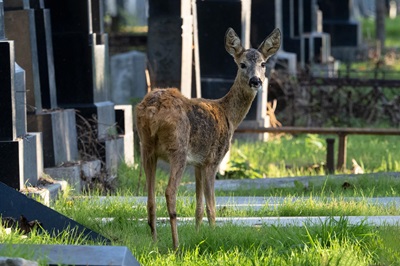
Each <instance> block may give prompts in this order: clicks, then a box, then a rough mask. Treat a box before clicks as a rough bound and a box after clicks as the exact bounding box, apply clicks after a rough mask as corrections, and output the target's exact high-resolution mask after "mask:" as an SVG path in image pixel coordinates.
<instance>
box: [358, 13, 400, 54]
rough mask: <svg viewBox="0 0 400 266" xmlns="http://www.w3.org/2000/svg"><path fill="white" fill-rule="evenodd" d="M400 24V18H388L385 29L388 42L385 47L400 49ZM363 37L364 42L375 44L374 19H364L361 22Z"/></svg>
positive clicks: (386, 41)
mask: <svg viewBox="0 0 400 266" xmlns="http://www.w3.org/2000/svg"><path fill="white" fill-rule="evenodd" d="M399 24H400V17H396V18H394V19H390V18H386V20H385V28H386V40H385V46H387V47H400V40H399V37H398V36H399V33H400V29H399ZM361 26H362V27H361V28H362V36H363V39H364V42H369V43H374V42H375V41H374V40H375V20H374V19H371V18H369V19H362V20H361Z"/></svg>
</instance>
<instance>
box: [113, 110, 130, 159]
mask: <svg viewBox="0 0 400 266" xmlns="http://www.w3.org/2000/svg"><path fill="white" fill-rule="evenodd" d="M114 109H115V119H116V122H117V131H118V133H119V134H120V135H121V137H123V140H124V147H123V149H124V154H123V160H124V162H125V163H126V164H128V165H133V164H134V135H133V134H134V133H133V110H132V109H133V108H132V105H130V104H127V105H115V107H114Z"/></svg>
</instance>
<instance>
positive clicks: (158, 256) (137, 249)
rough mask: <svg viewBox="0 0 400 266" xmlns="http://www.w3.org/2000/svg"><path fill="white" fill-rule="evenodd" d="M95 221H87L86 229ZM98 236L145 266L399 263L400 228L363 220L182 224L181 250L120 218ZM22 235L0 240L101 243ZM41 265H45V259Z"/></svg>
mask: <svg viewBox="0 0 400 266" xmlns="http://www.w3.org/2000/svg"><path fill="white" fill-rule="evenodd" d="M89 220H90V219H85V220H82V221H81V222H82V223H83V224H85V225H86V226H88V225H92V223H91V222H89V223H88V221H89ZM96 228H97V229H98V232H99V233H101V234H102V235H104V236H106V237H108V238H109V239H111V240H112V244H113V245H124V246H128V248H130V250H131V251H132V253H133V254H134V256H135V257H136V258H137V259H138V260H139V262H140V263H141V264H142V265H398V264H397V263H398V259H399V258H400V252H399V250H400V242H399V241H398V236H399V235H400V234H399V233H400V226H398V225H396V226H382V227H378V228H377V227H374V226H369V225H367V224H365V223H364V222H361V223H358V224H356V225H352V224H350V223H349V222H348V219H347V218H346V217H340V218H339V219H333V218H331V219H327V220H326V221H324V222H321V224H306V225H305V226H303V227H282V226H260V227H243V226H237V225H233V224H226V225H224V226H217V227H216V228H211V227H209V226H203V227H202V228H201V229H200V231H199V232H196V230H195V226H194V224H193V223H187V224H183V225H180V226H179V232H180V240H181V246H180V249H179V251H178V252H174V251H172V250H171V249H170V247H171V243H170V242H171V237H170V229H169V226H168V225H166V226H162V225H159V226H158V236H159V240H158V242H157V243H153V242H152V240H151V236H150V233H149V229H148V226H147V224H146V223H144V222H137V221H127V220H124V219H115V220H114V221H113V222H109V223H98V226H97V227H96ZM21 237H22V235H21V234H20V233H19V232H13V233H12V234H4V229H2V228H1V227H0V242H2V243H5V244H9V245H11V244H12V243H21V242H23V243H35V244H37V243H46V244H101V243H88V241H85V240H84V239H82V238H81V239H79V240H76V239H73V238H71V237H70V236H69V235H68V233H66V232H65V233H63V235H60V237H59V238H53V237H48V236H47V235H46V234H43V233H36V232H35V231H34V232H33V233H32V234H31V235H29V236H28V237H27V238H24V239H23V240H21ZM0 255H6V256H14V255H15V256H22V257H25V258H27V259H29V258H32V256H33V252H32V251H31V250H28V249H25V250H16V249H12V248H11V246H10V248H9V249H5V250H2V251H1V253H0ZM41 265H46V264H45V261H44V262H42V264H41Z"/></svg>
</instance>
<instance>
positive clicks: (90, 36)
mask: <svg viewBox="0 0 400 266" xmlns="http://www.w3.org/2000/svg"><path fill="white" fill-rule="evenodd" d="M44 4H45V7H46V8H48V9H49V10H50V12H51V28H52V40H53V52H54V68H55V73H56V86H57V101H58V105H59V106H60V107H63V108H74V109H76V110H78V112H79V114H80V115H82V116H83V117H84V118H85V119H87V121H90V122H91V123H92V124H93V127H94V128H95V129H96V131H97V138H98V140H99V142H101V143H103V146H105V147H110V150H109V151H106V152H105V153H106V156H105V158H106V159H105V163H106V164H107V165H110V164H113V166H112V167H111V168H112V169H115V168H116V167H117V166H118V164H119V162H120V161H121V159H124V158H123V151H122V147H123V145H124V144H123V143H124V140H123V139H122V138H121V137H118V136H117V137H115V136H114V135H113V134H114V132H115V131H116V129H115V110H114V103H113V102H111V101H110V90H111V89H112V88H110V67H109V55H108V35H107V34H106V33H105V32H104V20H103V17H104V10H103V4H104V3H103V1H102V0H88V1H81V0H70V1H52V0H45V1H44ZM125 148H126V149H129V148H130V149H133V147H125ZM115 153H116V154H115ZM115 158H118V160H115Z"/></svg>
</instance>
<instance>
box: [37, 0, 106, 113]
mask: <svg viewBox="0 0 400 266" xmlns="http://www.w3.org/2000/svg"><path fill="white" fill-rule="evenodd" d="M101 4H102V1H100V0H90V1H80V0H71V1H52V0H46V1H45V7H46V8H48V9H50V12H51V27H52V36H53V51H54V65H55V72H56V85H57V101H58V104H59V105H60V106H61V107H73V108H77V109H82V108H95V104H94V103H96V102H103V101H107V100H108V95H107V90H108V87H107V83H105V79H106V78H107V73H106V71H107V69H106V67H107V60H108V54H107V47H106V45H107V34H105V33H104V32H103V26H102V24H104V23H103V16H102V13H103V10H102V8H101ZM92 111H93V110H92Z"/></svg>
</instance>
